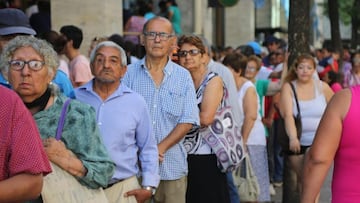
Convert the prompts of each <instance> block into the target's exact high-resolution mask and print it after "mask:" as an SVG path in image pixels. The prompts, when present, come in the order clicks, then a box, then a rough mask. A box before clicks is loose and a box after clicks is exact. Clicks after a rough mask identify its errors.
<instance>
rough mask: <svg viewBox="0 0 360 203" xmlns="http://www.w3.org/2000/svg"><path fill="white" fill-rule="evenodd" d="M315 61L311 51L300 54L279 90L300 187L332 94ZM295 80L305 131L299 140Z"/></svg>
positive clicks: (287, 153)
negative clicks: (319, 77) (318, 77)
mask: <svg viewBox="0 0 360 203" xmlns="http://www.w3.org/2000/svg"><path fill="white" fill-rule="evenodd" d="M315 71H316V62H315V60H314V58H313V57H312V56H310V55H308V54H302V55H300V56H299V57H297V59H296V61H295V63H294V66H293V67H292V68H291V69H290V70H289V73H288V75H287V77H286V79H285V81H286V83H285V84H284V86H283V87H282V90H281V93H280V113H281V116H282V117H283V118H284V121H285V129H286V132H287V134H288V136H289V147H290V150H289V151H284V153H285V154H286V155H287V157H288V159H289V161H290V165H291V168H292V170H294V171H295V172H296V175H297V183H298V187H297V188H298V189H300V188H301V180H302V171H303V161H304V155H305V154H306V151H307V149H308V148H309V147H310V146H311V145H312V142H313V139H314V136H315V132H316V129H317V127H318V124H319V122H320V119H321V117H322V114H323V113H324V110H325V107H326V105H327V103H328V101H329V100H330V98H331V97H332V96H333V94H334V93H333V91H332V90H331V88H330V87H329V85H328V84H327V83H325V82H323V81H321V80H315V79H314V78H313V74H314V72H315ZM290 83H292V84H293V85H294V87H295V90H296V95H297V98H298V102H299V107H300V108H299V109H300V112H301V123H302V132H301V138H300V140H299V139H298V137H297V133H296V132H297V131H296V126H295V121H294V117H293V115H297V107H296V103H295V99H294V95H293V91H292V89H291V86H290Z"/></svg>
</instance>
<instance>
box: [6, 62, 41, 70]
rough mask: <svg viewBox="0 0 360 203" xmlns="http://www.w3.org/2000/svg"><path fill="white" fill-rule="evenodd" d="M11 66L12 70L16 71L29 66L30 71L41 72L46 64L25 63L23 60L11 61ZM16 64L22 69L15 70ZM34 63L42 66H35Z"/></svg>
mask: <svg viewBox="0 0 360 203" xmlns="http://www.w3.org/2000/svg"><path fill="white" fill-rule="evenodd" d="M8 63H9V66H10V68H11V69H12V70H16V71H21V70H22V69H24V67H25V65H26V64H27V65H28V67H29V69H31V70H33V71H39V70H41V69H42V68H43V67H44V65H45V62H44V61H38V60H30V61H23V60H11V61H9V62H8ZM15 63H19V64H18V65H19V67H20V68H15V65H16V64H15ZM34 63H40V66H38V67H37V66H35V64H34Z"/></svg>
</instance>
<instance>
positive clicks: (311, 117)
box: [292, 81, 327, 146]
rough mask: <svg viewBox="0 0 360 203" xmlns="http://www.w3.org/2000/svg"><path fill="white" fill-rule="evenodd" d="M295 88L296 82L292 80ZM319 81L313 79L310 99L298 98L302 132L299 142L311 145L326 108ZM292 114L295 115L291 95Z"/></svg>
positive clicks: (294, 105) (294, 103) (294, 106)
mask: <svg viewBox="0 0 360 203" xmlns="http://www.w3.org/2000/svg"><path fill="white" fill-rule="evenodd" d="M292 83H293V84H294V87H295V90H296V82H295V81H293V82H292ZM321 84H322V83H321V81H314V88H315V97H314V99H311V100H299V106H300V111H301V123H302V132H301V139H300V144H301V145H302V146H311V145H312V142H313V140H314V136H315V132H316V129H317V127H318V125H319V123H320V119H321V117H322V115H323V113H324V111H325V108H326V105H327V103H326V98H325V95H324V94H323V93H322V85H321ZM293 114H294V115H297V108H296V102H295V98H294V96H293Z"/></svg>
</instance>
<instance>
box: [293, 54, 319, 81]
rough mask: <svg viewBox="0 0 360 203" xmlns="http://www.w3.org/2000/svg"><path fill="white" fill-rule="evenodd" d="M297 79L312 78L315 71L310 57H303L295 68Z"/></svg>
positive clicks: (305, 79) (306, 79)
mask: <svg viewBox="0 0 360 203" xmlns="http://www.w3.org/2000/svg"><path fill="white" fill-rule="evenodd" d="M295 72H296V75H297V78H298V80H300V81H308V80H310V79H312V77H313V74H314V72H315V67H314V62H313V61H312V60H310V59H303V60H302V61H301V62H300V63H299V64H298V66H296V69H295Z"/></svg>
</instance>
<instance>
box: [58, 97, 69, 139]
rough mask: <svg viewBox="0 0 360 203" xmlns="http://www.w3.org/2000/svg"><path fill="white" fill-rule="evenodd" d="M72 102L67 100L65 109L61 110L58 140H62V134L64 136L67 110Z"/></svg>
mask: <svg viewBox="0 0 360 203" xmlns="http://www.w3.org/2000/svg"><path fill="white" fill-rule="evenodd" d="M70 101H71V99H68V100H66V101H65V103H64V105H63V107H62V109H61V114H60V118H59V123H58V127H57V129H56V136H55V139H56V140H60V138H61V134H62V131H63V128H64V124H65V117H66V110H67V107H68V106H69V104H70Z"/></svg>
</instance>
